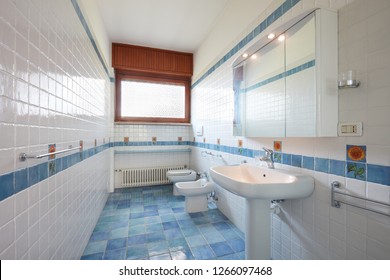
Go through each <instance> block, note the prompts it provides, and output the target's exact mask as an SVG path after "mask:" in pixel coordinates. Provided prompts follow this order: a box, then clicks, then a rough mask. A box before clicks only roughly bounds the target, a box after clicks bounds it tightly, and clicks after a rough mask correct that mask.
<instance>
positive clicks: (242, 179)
mask: <svg viewBox="0 0 390 280" xmlns="http://www.w3.org/2000/svg"><path fill="white" fill-rule="evenodd" d="M210 175H211V178H213V180H214V182H215V183H217V184H218V185H220V186H221V187H223V188H224V189H226V190H228V191H230V192H232V193H234V194H236V195H239V196H242V197H245V198H259V199H268V200H272V199H294V198H304V197H308V196H310V195H311V194H312V193H313V191H314V180H313V178H312V177H310V176H307V175H303V174H294V173H291V172H288V171H287V170H282V169H268V168H263V167H258V166H254V165H249V164H241V165H234V166H216V167H212V168H210Z"/></svg>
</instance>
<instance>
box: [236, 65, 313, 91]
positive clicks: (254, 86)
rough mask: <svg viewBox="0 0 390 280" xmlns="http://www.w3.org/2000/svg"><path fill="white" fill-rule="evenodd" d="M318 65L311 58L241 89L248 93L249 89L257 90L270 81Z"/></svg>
mask: <svg viewBox="0 0 390 280" xmlns="http://www.w3.org/2000/svg"><path fill="white" fill-rule="evenodd" d="M315 65H316V61H315V60H310V61H308V62H305V63H303V64H301V65H299V66H297V67H294V68H292V69H290V70H287V71H284V72H283V73H280V74H277V75H275V76H273V77H271V78H268V79H265V80H264V81H261V82H258V83H256V84H254V85H252V86H250V87H247V88H246V89H245V90H242V91H240V93H247V92H249V91H252V90H255V89H257V88H260V87H263V86H265V85H267V84H269V83H272V82H275V81H277V80H280V79H284V78H286V77H288V76H291V75H294V74H297V73H299V72H301V71H303V70H306V69H309V68H311V67H314V66H315Z"/></svg>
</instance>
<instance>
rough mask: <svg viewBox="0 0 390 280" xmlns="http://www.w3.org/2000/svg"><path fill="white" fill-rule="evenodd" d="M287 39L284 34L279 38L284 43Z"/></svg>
mask: <svg viewBox="0 0 390 280" xmlns="http://www.w3.org/2000/svg"><path fill="white" fill-rule="evenodd" d="M285 39H286V36H284V34H282V35H280V36H279V37H278V40H279V41H280V42H282V41H284V40H285Z"/></svg>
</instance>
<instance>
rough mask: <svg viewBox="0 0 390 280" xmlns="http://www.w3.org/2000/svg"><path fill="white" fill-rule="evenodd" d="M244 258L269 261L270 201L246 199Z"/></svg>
mask: <svg viewBox="0 0 390 280" xmlns="http://www.w3.org/2000/svg"><path fill="white" fill-rule="evenodd" d="M245 211H246V213H245V217H246V220H245V258H246V259H247V260H269V259H270V258H271V213H270V201H269V200H265V199H249V198H247V199H246V209H245Z"/></svg>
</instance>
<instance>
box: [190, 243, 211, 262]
mask: <svg viewBox="0 0 390 280" xmlns="http://www.w3.org/2000/svg"><path fill="white" fill-rule="evenodd" d="M191 250H192V254H193V255H194V257H195V259H197V260H209V259H214V258H215V254H214V253H213V251H212V250H211V248H210V247H209V246H207V245H203V246H198V247H193V248H192V249H191Z"/></svg>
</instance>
